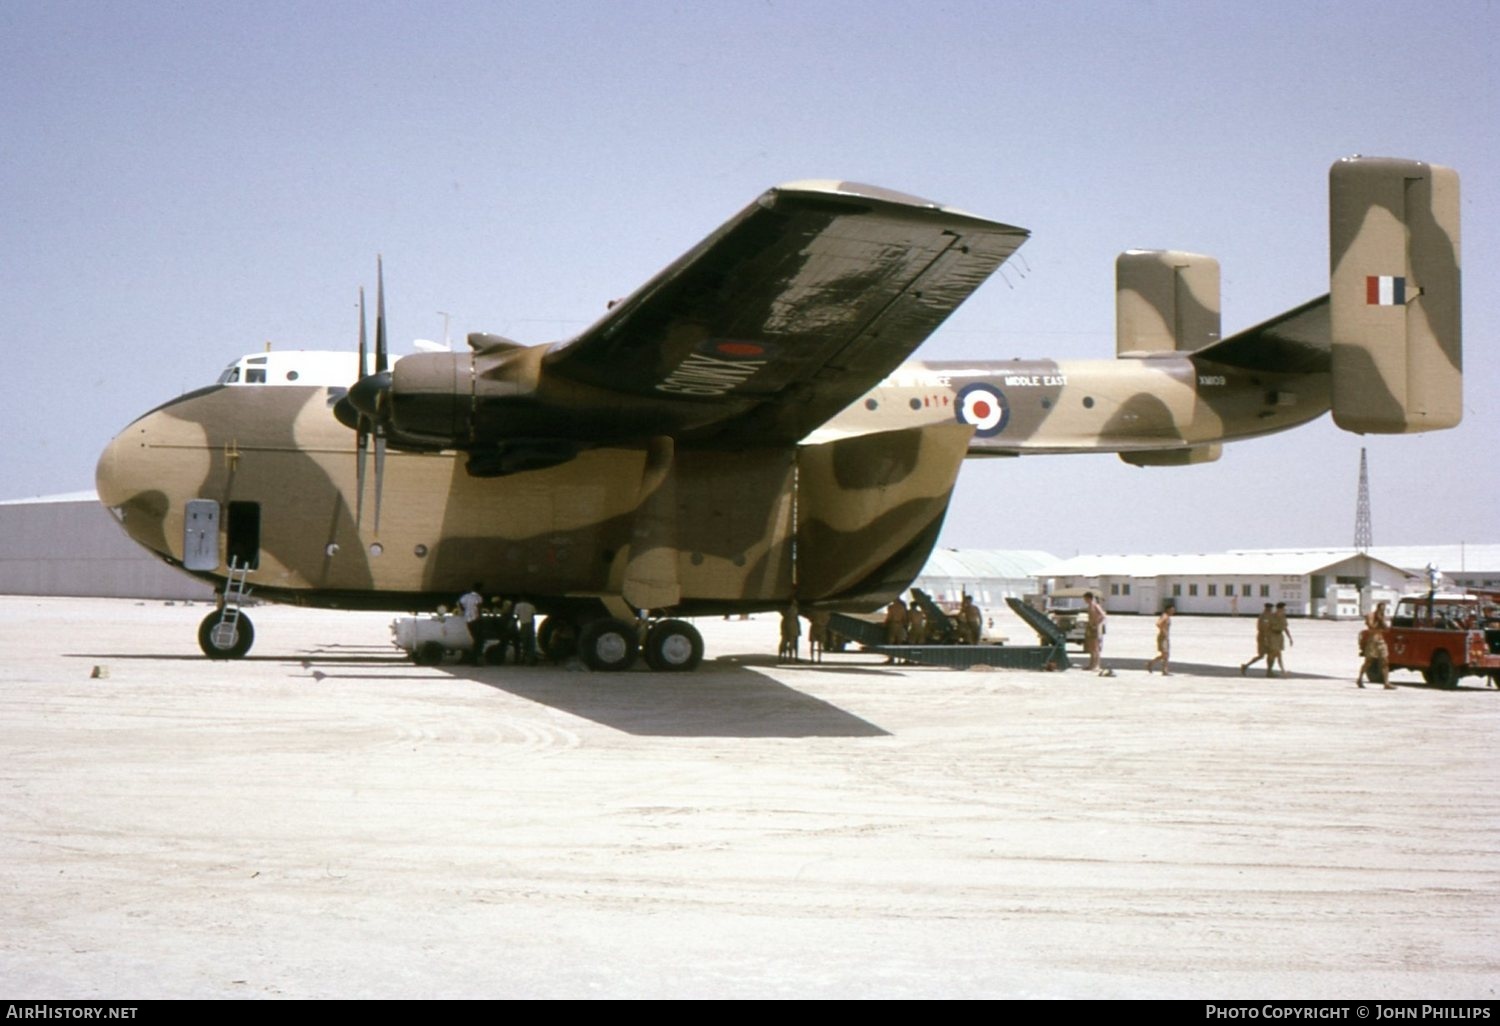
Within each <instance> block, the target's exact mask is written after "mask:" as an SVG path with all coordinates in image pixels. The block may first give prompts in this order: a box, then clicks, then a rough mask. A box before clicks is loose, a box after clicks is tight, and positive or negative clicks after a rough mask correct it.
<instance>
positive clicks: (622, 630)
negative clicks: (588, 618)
mask: <svg viewBox="0 0 1500 1026" xmlns="http://www.w3.org/2000/svg"><path fill="white" fill-rule="evenodd" d="M638 651H639V646H638V645H637V643H636V640H635V627H634V626H633V625H631V624H628V623H626V622H625V621H624V620H616V619H614V618H613V617H605V618H604V619H602V620H595V621H593V622H592V623H589V624H587V625H585V626H584V628H583V630H581V631H579V632H578V654H579V655H580V656H581V657H582V658H583V664H584V665H585V666H587V667H588V668H589V669H591V670H602V671H607V672H614V671H617V670H625V669H629V667H630V664H631V663H633V662H635V657H636V654H637V652H638Z"/></svg>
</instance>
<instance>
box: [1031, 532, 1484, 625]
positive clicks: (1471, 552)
mask: <svg viewBox="0 0 1500 1026" xmlns="http://www.w3.org/2000/svg"><path fill="white" fill-rule="evenodd" d="M1461 548H1463V549H1466V550H1467V551H1466V552H1465V553H1464V554H1463V555H1464V556H1465V557H1466V558H1467V557H1468V556H1472V557H1474V558H1476V559H1486V558H1490V559H1492V558H1494V556H1495V555H1496V554H1497V553H1496V552H1494V551H1492V550H1495V549H1496V548H1497V547H1496V546H1463V547H1461V546H1457V545H1437V546H1427V547H1420V546H1406V547H1402V548H1400V549H1399V550H1397V549H1394V548H1393V549H1391V550H1390V554H1391V555H1396V556H1398V558H1400V559H1402V563H1400V564H1398V563H1396V562H1395V561H1393V560H1392V559H1390V558H1388V557H1387V556H1386V550H1382V549H1380V548H1378V547H1377V548H1372V549H1371V550H1370V551H1369V552H1368V553H1366V554H1361V553H1359V552H1356V551H1354V550H1353V549H1307V550H1293V549H1273V550H1260V551H1251V550H1245V551H1238V552H1224V553H1198V554H1193V555H1129V556H1104V555H1094V556H1074V557H1073V558H1071V559H1065V560H1061V561H1060V562H1058V563H1055V564H1053V565H1051V566H1049V567H1046V568H1044V569H1043V570H1042V571H1040V572H1039V573H1038V575H1037V576H1038V578H1040V579H1041V580H1042V582H1043V583H1044V584H1046V585H1048V587H1047V590H1048V591H1055V590H1057V589H1059V588H1089V589H1092V590H1093V591H1094V592H1095V594H1097V595H1099V596H1100V597H1101V598H1102V600H1103V602H1104V607H1105V608H1106V609H1107V610H1109V611H1110V612H1112V613H1116V612H1117V613H1145V614H1155V613H1157V612H1159V611H1160V610H1161V609H1162V607H1163V606H1165V605H1166V604H1167V603H1168V602H1171V603H1172V604H1173V605H1175V606H1176V607H1177V611H1178V612H1179V613H1186V614H1189V615H1199V616H1245V615H1250V616H1253V615H1256V614H1257V613H1259V612H1260V610H1261V609H1262V607H1263V606H1264V605H1265V603H1267V602H1270V603H1272V604H1273V605H1274V604H1275V603H1278V602H1285V603H1286V607H1287V612H1288V613H1289V614H1290V615H1292V616H1315V617H1329V618H1337V619H1342V618H1350V617H1358V616H1362V615H1363V614H1364V613H1365V612H1367V611H1368V610H1369V609H1370V608H1371V607H1372V606H1373V605H1374V604H1375V603H1376V602H1378V601H1380V600H1381V599H1387V600H1394V599H1395V598H1397V597H1398V596H1400V595H1401V594H1403V593H1406V592H1410V591H1418V590H1425V589H1426V588H1427V586H1428V585H1427V581H1428V575H1427V572H1426V567H1427V566H1428V565H1431V566H1435V567H1437V568H1438V570H1439V571H1442V572H1443V573H1444V582H1445V583H1447V584H1450V585H1455V586H1457V585H1460V584H1462V585H1471V583H1472V586H1482V583H1483V581H1484V580H1486V579H1495V578H1500V574H1496V573H1495V572H1494V571H1493V570H1476V569H1469V568H1467V567H1466V568H1464V569H1462V570H1460V569H1458V568H1454V569H1453V570H1451V571H1449V570H1448V569H1447V568H1448V567H1450V566H1452V562H1451V561H1452V560H1453V559H1455V558H1456V557H1458V556H1459V554H1460V553H1459V550H1460V549H1461ZM1413 564H1415V565H1413Z"/></svg>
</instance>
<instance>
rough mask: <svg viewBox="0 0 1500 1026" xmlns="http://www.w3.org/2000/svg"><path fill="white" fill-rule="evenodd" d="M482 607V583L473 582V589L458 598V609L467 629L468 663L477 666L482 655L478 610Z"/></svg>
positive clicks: (481, 624)
mask: <svg viewBox="0 0 1500 1026" xmlns="http://www.w3.org/2000/svg"><path fill="white" fill-rule="evenodd" d="M483 605H484V583H483V582H482V581H475V582H474V587H472V588H470V589H469V590H468V591H466V592H464V593H463V594H462V595H460V596H459V597H458V608H459V609H460V610H461V611H462V612H463V616H464V626H465V627H467V628H468V629H469V641H470V642H472V643H473V646H474V647H473V648H471V649H470V650H469V661H470V662H472V663H474V664H476V665H477V664H478V663H479V657H480V656H481V655H483V654H484V624H483V623H482V622H481V621H480V619H479V610H480V608H481V607H483Z"/></svg>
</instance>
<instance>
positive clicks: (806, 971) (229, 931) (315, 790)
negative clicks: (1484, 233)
mask: <svg viewBox="0 0 1500 1026" xmlns="http://www.w3.org/2000/svg"><path fill="white" fill-rule="evenodd" d="M207 611H208V607H207V606H205V605H203V604H194V605H185V604H180V603H179V604H177V605H166V604H163V603H161V602H158V601H152V602H136V601H128V600H99V599H88V600H80V599H37V598H21V597H0V711H3V722H4V730H3V732H0V852H3V864H4V874H3V884H0V916H3V922H4V924H5V928H4V930H3V931H0V992H3V993H4V994H5V995H6V996H7V997H9V998H14V999H23V998H55V999H60V998H72V999H81V998H100V999H111V998H113V999H150V998H174V997H207V998H215V997H228V998H277V997H293V998H319V997H362V998H422V997H449V998H462V997H476V998H478V997H590V996H598V997H793V996H809V997H1049V998H1050V997H1077V998H1162V997H1165V998H1174V997H1175V998H1199V999H1204V1000H1210V999H1232V998H1245V999H1251V998H1267V999H1269V998H1327V999H1335V998H1341V999H1380V998H1384V999H1398V998H1404V999H1422V998H1427V999H1438V998H1442V999H1493V998H1494V997H1495V993H1496V987H1497V983H1500V786H1497V785H1500V772H1497V770H1496V768H1495V760H1494V749H1495V744H1494V739H1495V737H1496V734H1497V730H1500V692H1497V691H1496V690H1494V689H1492V688H1489V687H1487V686H1486V684H1485V682H1484V681H1483V680H1482V679H1479V678H1465V679H1464V680H1463V681H1462V682H1461V686H1460V687H1459V688H1457V689H1456V690H1452V691H1442V690H1438V689H1435V688H1430V687H1428V686H1426V685H1424V684H1422V683H1421V680H1420V678H1419V677H1417V676H1416V675H1414V674H1409V673H1398V674H1396V675H1395V678H1394V679H1395V681H1396V682H1397V683H1399V684H1400V687H1399V688H1398V689H1397V690H1395V691H1384V690H1381V689H1379V688H1378V687H1377V688H1374V689H1367V690H1363V691H1361V690H1357V689H1356V688H1355V687H1354V683H1353V674H1354V672H1355V670H1356V669H1357V668H1358V662H1359V660H1358V658H1357V656H1355V654H1354V652H1355V644H1356V643H1355V638H1356V635H1357V634H1358V631H1359V625H1358V624H1355V623H1349V622H1345V623H1329V622H1322V621H1318V622H1311V621H1297V620H1294V621H1293V622H1292V625H1291V628H1292V631H1293V634H1294V638H1295V644H1294V646H1293V647H1292V648H1290V649H1289V650H1288V652H1287V658H1286V661H1287V665H1288V668H1289V670H1290V674H1289V676H1288V677H1286V678H1284V679H1279V678H1278V679H1267V678H1266V677H1264V676H1263V675H1261V674H1259V673H1257V672H1255V670H1254V669H1252V671H1251V675H1249V676H1244V677H1242V676H1241V675H1240V672H1239V668H1238V664H1239V663H1240V662H1241V661H1242V660H1244V659H1245V658H1247V657H1248V656H1249V655H1251V654H1252V653H1253V651H1254V622H1253V619H1252V618H1250V617H1242V618H1238V619H1215V618H1193V617H1179V618H1178V619H1177V621H1176V625H1175V627H1174V631H1173V642H1174V645H1173V655H1174V666H1173V669H1174V673H1173V675H1172V676H1171V677H1166V678H1163V677H1161V676H1159V675H1148V674H1147V673H1146V672H1145V670H1144V666H1145V660H1146V659H1147V658H1149V657H1150V656H1151V655H1152V652H1153V646H1152V642H1151V638H1152V634H1153V628H1152V624H1151V621H1150V619H1149V618H1147V617H1124V616H1116V617H1113V618H1111V620H1110V625H1109V634H1108V635H1107V638H1106V646H1105V657H1106V664H1108V665H1110V666H1112V667H1113V668H1114V669H1115V670H1116V676H1114V677H1109V678H1101V677H1098V676H1095V675H1092V674H1089V673H1086V672H1084V671H1082V670H1080V669H1077V668H1075V669H1073V670H1070V671H1066V672H1061V673H1041V672H1023V671H1013V670H988V671H978V670H970V671H955V670H923V669H917V668H911V667H891V666H885V665H883V661H882V660H880V659H878V658H872V657H869V656H832V657H829V659H828V660H827V661H825V662H824V663H822V664H819V665H808V664H802V665H796V666H776V665H774V664H773V662H772V659H771V653H773V652H774V651H775V647H776V635H777V626H776V619H775V617H773V616H770V615H761V616H758V617H756V618H754V619H752V620H748V621H739V620H734V621H723V620H718V619H702V620H699V621H697V622H698V625H699V627H700V629H701V630H702V631H703V633H704V635H705V638H706V640H707V648H708V658H707V659H706V661H705V664H704V666H703V667H702V668H701V669H700V670H699V671H698V672H696V673H693V674H683V675H676V674H655V673H651V672H648V671H644V670H639V671H632V672H629V673H625V674H591V673H588V672H586V671H579V670H568V669H558V668H550V667H549V668H514V667H503V668H488V667H487V668H472V667H467V666H459V665H452V666H444V667H418V666H415V665H413V664H412V663H411V662H409V661H407V660H406V659H404V658H402V657H401V656H400V654H399V653H398V652H397V651H396V650H395V649H394V648H392V647H391V646H390V644H389V640H388V639H389V632H388V629H387V625H388V624H389V622H390V619H391V617H390V615H388V614H356V613H338V612H319V611H308V610H297V609H289V608H282V607H269V606H262V607H258V608H256V609H253V610H251V611H250V615H251V616H252V617H253V618H254V621H255V626H256V631H257V641H256V647H255V649H254V650H253V651H252V652H251V654H250V657H249V658H247V659H245V660H243V661H240V662H236V663H213V662H210V661H208V660H206V659H203V658H202V657H200V656H199V654H198V650H197V644H196V641H195V632H196V628H197V624H198V621H199V620H200V619H201V618H202V617H203V616H204V614H205V613H206V612H207ZM1006 620H1007V621H1008V622H1004V623H1002V625H1001V626H1002V629H1003V630H1004V632H1005V633H1007V634H1009V635H1010V636H1011V637H1012V639H1013V641H1014V642H1016V643H1022V644H1030V643H1031V637H1030V636H1029V635H1028V633H1027V631H1026V629H1025V628H1024V626H1023V625H1021V624H1020V622H1019V621H1015V620H1013V619H1011V618H1010V617H1009V614H1008V613H1007V614H1006ZM1080 663H1081V661H1080ZM95 667H100V668H101V669H102V671H103V672H104V673H106V674H107V675H106V676H104V677H101V678H97V679H96V678H92V677H91V676H90V674H91V671H93V669H94V668H95Z"/></svg>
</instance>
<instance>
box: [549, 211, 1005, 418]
mask: <svg viewBox="0 0 1500 1026" xmlns="http://www.w3.org/2000/svg"><path fill="white" fill-rule="evenodd" d="M1027 236H1028V233H1027V232H1026V231H1025V230H1024V229H1021V228H1015V227H1012V226H1010V225H1005V224H1000V223H998V222H995V221H989V220H985V219H983V218H979V217H975V216H973V215H971V214H966V213H964V212H962V211H958V210H953V209H950V208H947V207H943V206H941V205H939V204H936V203H931V202H929V201H927V200H923V199H919V198H917V197H914V196H906V195H903V194H901V193H895V192H889V191H887V190H883V189H878V188H874V187H871V186H866V185H856V184H852V183H847V182H798V183H793V184H790V185H785V186H781V187H779V188H776V189H772V190H770V191H768V192H766V193H765V194H764V195H762V196H761V197H760V198H759V199H758V200H756V201H755V202H754V203H752V204H751V205H750V206H748V207H746V208H745V209H744V210H743V211H741V212H740V213H739V214H738V215H737V216H736V217H734V218H733V219H731V220H730V221H729V222H728V223H726V224H725V225H723V226H722V227H721V228H720V229H719V230H718V231H716V232H714V233H713V234H712V235H710V236H709V237H708V238H707V239H705V240H704V241H703V242H701V243H700V244H699V245H698V246H696V247H695V248H694V249H692V250H691V251H690V252H688V253H687V254H685V255H684V256H683V257H681V258H680V259H679V260H677V261H676V262H675V263H673V264H672V265H671V266H669V267H668V268H666V269H665V270H664V271H662V272H661V273H660V274H658V275H657V276H656V277H655V278H653V279H652V280H651V281H649V282H647V283H646V284H645V285H644V286H642V287H641V288H640V289H638V290H637V291H636V292H635V293H633V294H632V295H631V296H629V297H628V298H626V299H625V300H622V301H621V302H620V303H618V304H616V305H615V306H614V307H613V308H612V309H611V310H610V312H609V313H608V314H607V315H606V316H605V317H603V318H602V319H601V320H599V321H598V322H597V323H595V324H594V325H593V326H591V327H590V328H588V329H587V330H586V331H584V332H583V333H582V334H581V335H579V336H578V337H577V338H575V339H573V340H571V341H569V342H565V343H560V344H558V345H555V346H553V347H552V348H551V349H550V350H549V351H548V352H547V354H546V356H545V357H544V359H543V366H544V374H545V375H546V376H548V377H552V376H554V375H555V376H557V377H559V378H563V379H566V380H569V381H571V382H574V383H577V384H580V385H585V386H589V387H592V388H599V389H604V390H606V391H608V392H613V393H616V394H622V395H628V396H631V397H632V398H633V399H634V400H635V403H640V402H642V401H644V402H645V403H646V404H649V405H651V406H657V407H658V408H659V409H661V411H662V414H663V419H664V420H667V421H673V420H678V421H680V420H681V419H682V414H683V413H684V412H686V411H685V410H684V409H683V406H684V405H685V404H687V405H691V406H693V407H696V408H697V409H698V410H700V411H702V412H700V414H699V415H695V416H692V417H690V418H687V419H688V420H690V421H691V422H692V423H693V424H694V425H695V426H694V427H692V428H691V429H689V431H688V432H687V433H685V434H679V439H680V440H683V441H693V442H704V443H711V444H712V443H717V444H725V445H730V444H739V443H743V442H751V441H753V442H756V443H758V444H790V443H793V442H797V441H800V440H801V439H802V438H804V437H805V436H806V435H807V434H808V433H809V432H811V431H812V430H813V429H814V428H816V427H817V426H818V425H820V424H821V423H823V422H824V421H825V420H827V419H828V418H830V417H832V416H833V415H834V414H835V413H837V412H838V411H839V410H841V409H843V408H844V407H845V406H847V405H848V404H849V403H851V402H853V401H854V400H855V399H856V398H858V397H859V396H860V395H862V394H863V393H865V392H866V391H868V390H869V389H870V388H872V387H874V386H875V385H876V384H878V383H879V382H880V381H881V379H883V378H884V377H885V376H886V375H888V374H889V373H890V372H891V371H892V370H893V369H895V367H896V366H898V365H899V364H900V363H901V362H902V361H903V360H905V359H906V358H907V357H908V356H909V355H910V354H911V353H912V351H913V350H914V349H916V348H917V346H919V345H920V344H921V343H922V342H923V341H924V340H925V339H926V338H927V337H928V336H929V335H930V334H931V333H932V331H933V330H934V329H935V328H936V327H937V326H938V325H939V324H941V323H942V322H943V320H944V319H946V318H947V317H948V315H949V314H950V313H952V312H953V310H954V309H956V308H957V307H958V305H959V304H960V303H962V302H963V301H964V300H965V299H967V298H968V296H969V295H970V293H972V292H973V291H974V290H975V289H976V288H978V287H979V285H980V284H982V283H983V282H984V281H985V279H987V278H988V277H989V276H990V275H991V274H992V273H993V272H994V271H995V269H996V268H998V267H999V266H1000V265H1001V264H1002V263H1004V262H1005V260H1006V259H1007V258H1008V257H1009V256H1010V255H1011V254H1012V253H1013V252H1015V250H1016V249H1017V248H1018V247H1019V246H1020V245H1021V244H1022V243H1023V242H1025V241H1026V238H1027ZM635 403H633V404H632V405H635ZM705 413H706V414H707V415H706V416H705V415H703V414H705Z"/></svg>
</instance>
